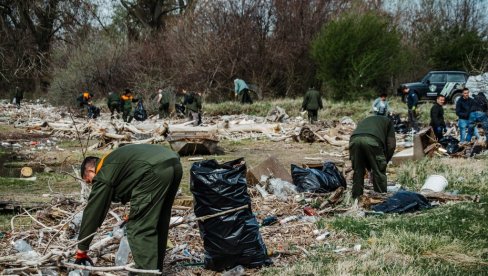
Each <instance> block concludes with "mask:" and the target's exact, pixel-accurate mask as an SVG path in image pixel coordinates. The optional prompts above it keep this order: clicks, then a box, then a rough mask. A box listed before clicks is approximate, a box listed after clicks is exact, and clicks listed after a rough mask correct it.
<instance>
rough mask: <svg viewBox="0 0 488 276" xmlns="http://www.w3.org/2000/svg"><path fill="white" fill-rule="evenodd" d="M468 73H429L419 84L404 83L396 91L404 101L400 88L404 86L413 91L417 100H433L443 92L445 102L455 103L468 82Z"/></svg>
mask: <svg viewBox="0 0 488 276" xmlns="http://www.w3.org/2000/svg"><path fill="white" fill-rule="evenodd" d="M468 76H469V75H468V73H466V72H463V71H430V72H429V73H427V75H425V77H423V78H422V80H421V81H420V82H411V83H404V84H402V85H400V88H399V89H398V95H399V96H402V99H403V100H405V95H403V93H402V89H401V87H402V86H404V85H406V86H407V87H408V88H410V90H413V91H415V93H417V96H418V97H419V99H427V100H435V98H436V97H437V95H438V94H440V93H441V92H442V91H443V90H444V91H443V93H442V94H443V95H445V96H446V98H447V100H448V101H450V102H452V103H455V102H456V101H457V100H458V99H459V97H461V93H462V91H461V89H462V87H463V86H464V84H465V83H466V81H467V80H468Z"/></svg>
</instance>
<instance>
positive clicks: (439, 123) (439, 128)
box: [430, 95, 446, 141]
mask: <svg viewBox="0 0 488 276" xmlns="http://www.w3.org/2000/svg"><path fill="white" fill-rule="evenodd" d="M445 101H446V97H445V96H443V95H438V96H437V99H436V102H435V103H434V105H433V106H432V108H431V109H430V126H431V127H432V129H433V130H434V133H435V137H437V140H438V141H439V140H441V139H442V136H443V133H444V132H445V131H446V122H445V121H444V108H443V107H442V106H443V105H444V103H445Z"/></svg>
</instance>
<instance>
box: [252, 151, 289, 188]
mask: <svg viewBox="0 0 488 276" xmlns="http://www.w3.org/2000/svg"><path fill="white" fill-rule="evenodd" d="M262 175H266V176H270V175H273V177H275V178H280V179H281V180H284V181H287V182H290V183H293V180H292V178H291V174H290V173H289V172H288V170H287V169H285V167H284V166H283V164H281V163H280V162H279V161H278V159H276V157H275V156H271V157H269V158H268V159H266V160H264V161H263V162H262V163H261V164H259V165H257V166H254V167H252V168H250V169H249V170H248V171H247V183H248V184H250V185H254V184H257V183H259V180H260V179H261V176H262Z"/></svg>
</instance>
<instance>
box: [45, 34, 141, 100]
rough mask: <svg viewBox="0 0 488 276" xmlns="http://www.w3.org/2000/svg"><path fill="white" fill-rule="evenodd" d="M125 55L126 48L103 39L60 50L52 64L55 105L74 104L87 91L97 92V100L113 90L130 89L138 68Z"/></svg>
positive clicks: (101, 37) (108, 39)
mask: <svg viewBox="0 0 488 276" xmlns="http://www.w3.org/2000/svg"><path fill="white" fill-rule="evenodd" d="M126 55H127V47H126V46H125V44H123V43H119V42H117V41H116V40H114V39H111V38H110V37H108V36H104V35H92V36H90V37H88V38H87V39H85V40H84V41H82V42H81V43H80V44H79V45H78V47H76V48H74V49H73V48H70V47H65V48H63V49H62V50H61V49H60V51H59V52H57V55H56V56H55V57H54V61H53V62H54V63H56V67H55V70H54V71H53V81H52V85H51V98H52V99H53V100H54V103H56V104H65V105H70V104H75V99H76V97H77V96H78V94H79V93H81V92H82V91H84V90H88V91H90V92H92V93H94V92H95V91H96V92H98V93H94V94H95V99H96V98H97V97H100V96H101V95H103V93H106V92H108V91H110V90H113V89H114V90H116V91H117V90H119V89H121V88H122V87H127V84H128V82H127V81H128V80H129V76H130V75H131V71H132V70H134V69H135V68H134V67H135V65H134V64H133V63H131V61H130V60H128V59H127V56H126ZM131 65H133V66H131ZM119 91H120V90H119ZM67 99H68V100H67Z"/></svg>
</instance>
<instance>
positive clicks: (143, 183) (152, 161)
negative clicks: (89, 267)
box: [75, 144, 182, 271]
mask: <svg viewBox="0 0 488 276" xmlns="http://www.w3.org/2000/svg"><path fill="white" fill-rule="evenodd" d="M81 177H82V178H83V180H85V181H86V182H87V183H91V184H92V190H91V193H90V196H89V198H88V203H87V205H86V207H85V209H84V211H83V218H82V221H81V228H80V233H79V235H78V241H79V243H78V250H77V251H76V256H75V258H76V261H75V263H77V264H84V263H86V262H91V260H90V258H89V257H88V254H87V251H88V250H89V246H90V243H91V241H92V239H93V237H91V235H92V234H93V233H94V232H95V231H97V228H98V227H100V226H101V225H102V223H103V220H104V219H105V216H106V215H107V213H108V211H109V208H110V203H111V202H122V204H126V203H127V202H130V203H131V205H130V212H129V218H128V221H127V224H126V227H127V238H128V241H129V245H130V249H131V251H132V256H133V258H134V262H135V264H136V268H139V269H148V270H156V269H157V270H159V271H162V266H163V260H164V255H165V251H166V242H167V238H168V229H169V221H170V218H171V207H172V205H173V201H174V198H175V196H176V192H177V191H178V186H179V185H180V181H181V177H182V168H181V163H180V159H179V157H178V155H177V154H176V153H174V152H173V151H171V150H170V149H168V148H166V147H163V146H160V145H149V144H141V145H127V146H124V147H121V148H118V149H116V150H114V151H112V152H111V153H109V154H108V155H106V156H104V157H103V158H101V159H99V158H97V157H87V158H85V160H84V161H83V163H82V165H81Z"/></svg>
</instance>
